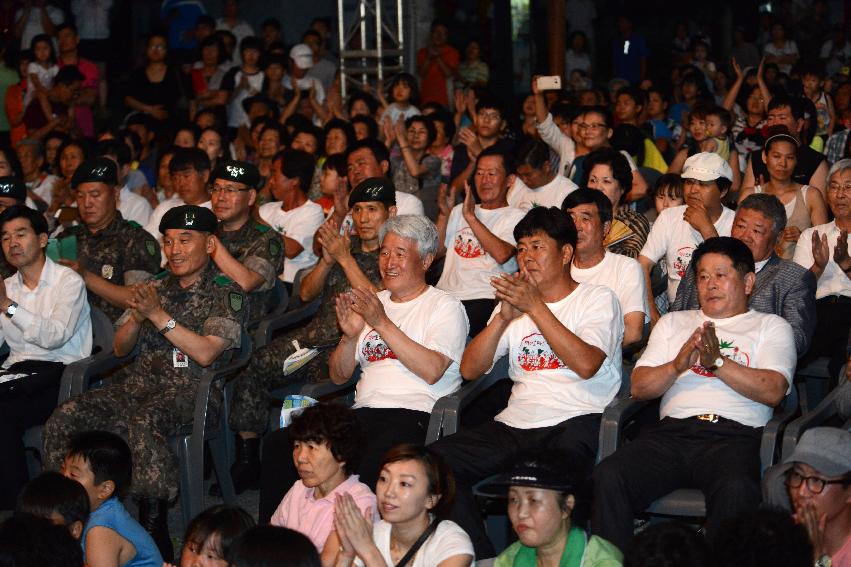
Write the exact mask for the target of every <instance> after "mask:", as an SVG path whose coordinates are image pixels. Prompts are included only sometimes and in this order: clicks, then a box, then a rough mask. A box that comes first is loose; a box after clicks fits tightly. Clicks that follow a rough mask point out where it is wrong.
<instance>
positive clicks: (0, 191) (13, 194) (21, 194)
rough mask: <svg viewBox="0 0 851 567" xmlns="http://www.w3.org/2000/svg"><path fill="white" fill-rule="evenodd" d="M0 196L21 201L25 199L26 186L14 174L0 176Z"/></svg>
mask: <svg viewBox="0 0 851 567" xmlns="http://www.w3.org/2000/svg"><path fill="white" fill-rule="evenodd" d="M0 197H6V198H7V199H14V200H16V201H19V202H21V203H23V202H24V201H26V200H27V186H26V184H25V183H24V182H23V181H21V180H20V179H18V178H17V177H15V176H14V175H5V176H3V177H0Z"/></svg>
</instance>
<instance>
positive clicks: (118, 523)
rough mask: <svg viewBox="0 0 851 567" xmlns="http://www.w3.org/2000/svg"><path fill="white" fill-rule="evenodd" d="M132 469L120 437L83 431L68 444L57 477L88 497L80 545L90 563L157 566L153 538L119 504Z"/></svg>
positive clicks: (104, 566) (100, 566) (159, 558)
mask: <svg viewBox="0 0 851 567" xmlns="http://www.w3.org/2000/svg"><path fill="white" fill-rule="evenodd" d="M131 470H132V461H131V457H130V448H129V447H128V446H127V443H125V442H124V440H123V439H122V438H121V437H119V436H117V435H115V434H113V433H108V432H106V431H86V432H83V433H80V434H78V435H76V436H75V437H74V438H73V439H72V440H71V444H70V447H69V448H68V454H67V455H66V456H65V461H64V463H63V464H62V474H64V475H65V476H67V477H68V478H72V479H74V480H76V481H77V482H79V483H80V484H82V485H83V488H84V489H85V490H86V493H87V494H88V497H89V505H90V507H91V514H90V515H89V520H88V522H86V526H85V528H84V530H83V536H82V541H81V543H82V546H83V555H84V557H85V560H86V563H87V564H89V565H97V566H98V567H123V566H128V567H162V564H163V558H162V556H161V555H160V552H159V550H158V549H157V546H156V544H155V543H154V540H153V539H151V536H150V535H149V534H148V532H146V531H145V530H144V528H142V526H141V525H139V523H138V522H137V521H136V520H134V519H133V518H132V517H131V516H130V514H128V513H127V510H126V509H125V508H124V504H122V503H121V498H122V497H123V496H124V495H125V494H126V492H127V491H128V489H129V488H130V480H131V476H130V475H131Z"/></svg>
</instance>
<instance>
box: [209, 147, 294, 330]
mask: <svg viewBox="0 0 851 567" xmlns="http://www.w3.org/2000/svg"><path fill="white" fill-rule="evenodd" d="M210 183H211V186H210V195H211V198H212V202H213V212H214V213H215V214H216V217H218V219H219V228H218V230H217V231H216V236H215V243H216V248H215V250H214V251H213V254H212V256H213V261H214V262H215V263H216V266H218V268H219V270H221V272H222V273H223V274H225V275H226V276H228V277H229V278H231V279H233V280H234V281H235V282H236V283H237V284H239V286H240V287H241V288H242V289H243V291H245V292H246V293H247V294H249V295H248V306H247V307H246V321H250V322H254V321H257V320H258V319H260V318H261V317H263V315H265V314H266V313H268V312H269V311H270V310H271V309H272V308H273V307H274V304H273V303H272V302H273V301H274V287H275V280H276V279H277V277H278V274H280V273H281V272H282V271H283V269H284V245H283V242H282V240H281V237H280V236H278V233H277V232H275V231H274V230H272V229H271V228H270V227H269V226H266V225H265V224H260V223H257V222H254V221H253V220H252V219H251V207H252V206H253V205H254V202H255V200H256V199H257V186H258V184H259V183H260V172H259V171H258V170H257V166H255V165H253V164H250V163H247V162H244V161H226V162H222V163H220V164H219V165H218V166H216V169H215V170H213V173H212V174H211V175H210Z"/></svg>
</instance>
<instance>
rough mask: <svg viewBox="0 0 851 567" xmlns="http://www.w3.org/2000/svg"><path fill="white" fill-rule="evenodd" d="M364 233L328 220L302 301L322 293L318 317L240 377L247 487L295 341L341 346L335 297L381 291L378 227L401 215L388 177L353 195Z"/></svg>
mask: <svg viewBox="0 0 851 567" xmlns="http://www.w3.org/2000/svg"><path fill="white" fill-rule="evenodd" d="M349 207H350V208H351V209H352V216H353V219H354V226H355V230H356V231H357V234H358V236H356V237H352V238H351V242H350V240H349V237H348V236H347V235H342V236H341V235H340V233H339V227H337V226H333V225H330V224H329V225H324V226H323V227H322V228H321V229H320V230H319V232H318V233H317V238H319V239H320V241H321V243H322V257H321V259H320V260H319V262H318V263H317V265H316V267H314V268H313V270H312V271H311V272H310V273H309V274H308V275H307V276H306V277H305V278H304V279H303V281H302V285H301V300H302V301H305V302H309V301H312V300H313V299H315V298H316V297H319V296H320V295H321V296H322V299H323V300H322V303H321V305H320V307H319V311H317V313H316V315H315V316H314V318H313V319H312V320H311V321H310V322H309V323H308V324H307V325H306V326H304V327H302V328H298V329H293V330H291V331H289V332H288V333H285V334H284V335H282V336H279V337H277V338H276V339H274V340H273V341H272V342H271V343H270V344H268V345H266V346H265V347H263V348H260V349H258V350H257V351H255V352H254V353H253V355H252V357H251V363H250V364H249V365H248V367H247V368H246V369H245V370H244V371H243V373H242V375H241V376H240V377H239V387H238V388H236V394H235V395H234V400H233V405H232V409H231V415H230V426H231V428H232V429H234V430H235V431H238V432H239V434H238V435H237V461H236V463H235V464H234V467H233V468H232V469H231V473H232V475H233V481H234V486H235V487H236V489H237V491H239V492H241V491H242V490H245V489H246V488H249V487H253V486H256V485H257V481H258V479H259V471H260V460H259V441H260V439H259V436H260V435H261V434H262V433H263V432H264V431H265V430H266V425H267V423H268V421H269V404H270V402H271V401H272V398H271V396H270V394H269V391H270V390H272V389H274V388H275V387H279V386H280V385H281V384H282V383H283V382H284V381H285V380H286V378H284V376H283V372H282V369H283V364H284V361H285V360H286V358H287V357H288V356H290V355H291V354H292V353H293V352H294V350H295V349H294V348H293V345H292V341H293V340H297V341H298V342H299V344H300V345H301V346H302V347H310V346H324V345H336V344H337V343H338V342H339V341H340V331H339V329H338V328H337V314H336V311H335V310H334V298H335V297H337V295H339V294H340V293H343V292H345V291H347V290H348V289H349V288H351V287H369V288H372V289H375V290H378V289H379V288H378V286H379V285H380V283H379V282H380V281H381V276H380V274H379V272H378V229H379V228H381V225H383V224H384V221H385V220H387V219H388V218H389V217H391V216H393V215H395V214H396V190H395V188H394V186H393V182H392V181H390V180H388V179H385V178H370V179H367V180H366V181H363V182H362V183H361V184H360V185H358V186H357V187H355V189H354V190H353V191H352V194H351V196H350V197H349ZM329 353H330V351H329V350H324V351H322V352H321V353H320V355H318V356H317V357H316V358H314V359H313V360H311V361H310V362H309V363H307V365H305V366H304V367H302V368H301V369H300V370H299V371H298V374H297V375H296V376H298V377H299V378H304V379H306V380H308V381H315V380H316V379H317V377H318V376H319V374H320V372H321V371H322V370H323V369H324V368H325V367H327V362H328V356H329Z"/></svg>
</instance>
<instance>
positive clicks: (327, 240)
mask: <svg viewBox="0 0 851 567" xmlns="http://www.w3.org/2000/svg"><path fill="white" fill-rule="evenodd" d="M316 236H317V239H318V240H319V245H320V246H322V257H323V259H325V261H326V262H329V263H334V262H339V261H340V260H341V259H342V258H344V257H345V256H347V255H348V254H349V253H350V250H351V246H352V243H351V240H350V239H349V235H348V234H340V231H339V229H337V228H336V226H335V225H334V223H332V222H327V223H325V224H323V225H322V226H320V227H319V232H318V234H317V235H316Z"/></svg>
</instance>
